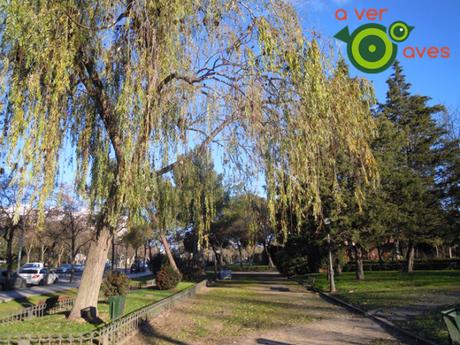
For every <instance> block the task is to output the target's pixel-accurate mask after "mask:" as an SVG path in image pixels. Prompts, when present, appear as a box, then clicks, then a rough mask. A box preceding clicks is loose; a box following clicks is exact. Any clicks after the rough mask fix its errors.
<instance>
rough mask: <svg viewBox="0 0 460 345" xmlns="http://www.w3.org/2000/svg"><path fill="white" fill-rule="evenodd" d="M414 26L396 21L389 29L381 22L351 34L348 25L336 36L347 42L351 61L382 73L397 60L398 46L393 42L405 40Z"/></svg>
mask: <svg viewBox="0 0 460 345" xmlns="http://www.w3.org/2000/svg"><path fill="white" fill-rule="evenodd" d="M412 29H413V27H410V26H408V25H407V24H405V23H404V22H395V23H393V24H392V25H391V26H390V29H389V30H388V34H387V30H386V27H385V26H383V25H380V24H365V25H362V26H360V27H359V28H357V29H356V30H355V31H354V32H353V33H352V34H351V35H350V33H349V30H348V27H346V28H344V29H343V30H342V31H340V32H338V33H337V34H336V35H335V36H334V37H336V38H337V39H339V40H341V41H344V42H345V43H347V53H348V58H349V59H350V62H351V63H352V64H353V66H355V67H356V68H357V69H359V70H360V71H362V72H366V73H380V72H383V71H385V70H386V69H388V68H389V67H390V66H391V65H392V64H393V62H394V61H395V60H396V56H397V54H398V46H397V45H396V44H395V43H393V42H392V41H391V40H393V41H395V42H398V43H399V42H403V41H405V40H406V39H407V38H408V37H409V34H410V32H411V31H412Z"/></svg>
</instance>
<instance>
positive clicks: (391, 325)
mask: <svg viewBox="0 0 460 345" xmlns="http://www.w3.org/2000/svg"><path fill="white" fill-rule="evenodd" d="M310 290H311V291H314V292H315V293H317V294H319V295H320V296H322V297H324V298H325V299H326V300H330V301H333V302H335V303H337V304H339V305H341V306H342V307H345V308H347V309H350V310H352V311H354V312H355V313H358V314H361V315H363V316H365V317H367V318H369V319H371V320H373V321H375V322H377V323H380V324H383V325H384V326H386V327H388V328H391V329H393V330H394V331H396V332H398V333H401V334H403V335H405V336H407V337H408V338H411V339H413V340H415V341H416V342H417V344H421V345H439V344H437V343H435V342H433V341H431V340H428V339H425V338H423V337H420V336H419V335H417V334H415V333H412V332H410V331H408V330H405V329H403V328H401V327H399V326H397V325H395V324H394V323H393V322H391V321H390V320H387V319H385V318H383V317H379V316H375V315H372V314H370V313H369V312H367V311H365V310H364V309H361V308H359V307H357V306H355V305H353V304H350V303H348V302H345V301H344V300H342V299H340V298H338V297H336V296H334V295H331V294H330V293H326V292H322V291H320V290H319V289H316V288H311V289H310Z"/></svg>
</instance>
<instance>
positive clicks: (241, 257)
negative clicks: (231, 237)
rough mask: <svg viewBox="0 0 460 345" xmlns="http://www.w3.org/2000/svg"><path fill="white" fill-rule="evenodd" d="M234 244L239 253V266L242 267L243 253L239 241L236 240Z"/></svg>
mask: <svg viewBox="0 0 460 345" xmlns="http://www.w3.org/2000/svg"><path fill="white" fill-rule="evenodd" d="M236 245H237V246H238V252H239V254H240V267H241V268H243V254H242V252H241V243H240V242H237V243H236Z"/></svg>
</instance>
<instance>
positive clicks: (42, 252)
mask: <svg viewBox="0 0 460 345" xmlns="http://www.w3.org/2000/svg"><path fill="white" fill-rule="evenodd" d="M45 253H46V247H45V245H43V244H42V245H41V253H40V262H42V263H45Z"/></svg>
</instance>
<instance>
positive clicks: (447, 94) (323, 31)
mask: <svg viewBox="0 0 460 345" xmlns="http://www.w3.org/2000/svg"><path fill="white" fill-rule="evenodd" d="M292 3H293V5H294V7H295V8H296V9H297V11H298V14H299V18H300V21H301V24H302V26H303V28H304V30H305V31H306V32H307V33H308V32H311V30H314V31H315V32H317V33H319V34H320V37H321V38H322V39H325V40H331V41H332V42H334V44H338V45H339V48H340V49H341V50H342V53H343V55H344V56H346V46H345V44H341V43H337V40H335V39H334V38H333V36H334V35H335V34H336V33H337V32H338V31H340V30H342V29H343V28H344V27H345V26H347V25H348V26H349V28H350V32H353V30H355V29H356V28H358V27H359V26H360V25H363V24H367V23H370V22H371V21H368V20H367V19H362V20H358V19H357V16H356V14H355V12H354V11H355V9H357V11H358V13H361V11H362V10H364V9H371V8H375V9H387V10H388V12H386V13H384V14H383V16H382V20H381V21H380V20H377V21H375V23H379V24H382V25H385V26H387V27H388V26H390V25H391V24H392V23H393V22H395V21H404V22H406V23H407V24H409V25H411V26H414V27H415V29H414V30H413V31H412V32H411V35H410V37H409V38H408V39H407V41H405V42H403V43H401V44H399V46H398V60H399V61H400V62H401V64H402V66H403V68H404V71H405V74H406V77H407V80H408V81H409V82H410V83H411V84H412V92H413V93H415V94H419V95H425V96H430V97H432V98H433V102H436V103H441V104H444V105H445V106H446V107H448V108H449V109H453V110H455V109H459V110H460V84H459V81H460V25H459V23H460V19H459V17H460V0H292ZM340 8H343V9H346V10H347V12H348V14H349V17H348V20H346V21H338V20H337V19H336V17H335V12H336V11H337V9H340ZM408 46H411V47H414V48H416V47H417V48H419V50H420V51H421V50H422V49H423V47H426V48H427V49H428V48H429V47H432V46H435V47H438V48H439V47H445V46H447V47H449V48H450V51H451V55H450V58H448V59H442V58H437V59H432V58H429V57H427V56H425V57H423V58H415V59H408V58H406V57H404V56H403V49H404V48H405V47H408ZM347 59H348V58H347ZM351 73H352V75H355V76H360V77H365V78H367V79H369V80H371V81H372V82H373V84H374V88H375V90H376V95H377V98H378V100H379V101H384V99H385V94H386V90H387V85H386V82H385V81H386V80H387V79H388V77H389V76H390V74H391V69H389V70H387V71H385V72H382V73H379V74H366V73H362V72H360V71H358V70H357V69H356V68H354V67H353V66H352V67H351ZM457 125H458V124H457Z"/></svg>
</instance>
